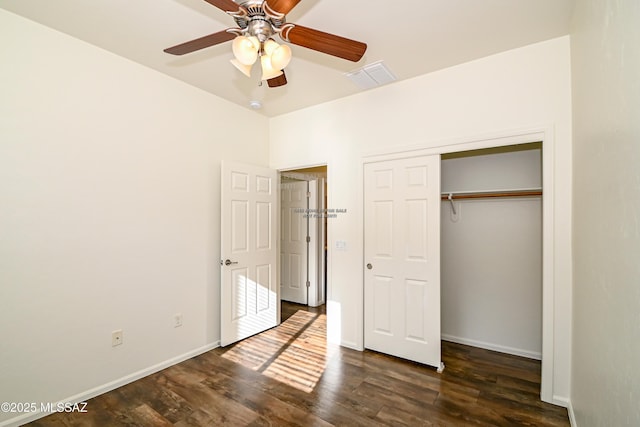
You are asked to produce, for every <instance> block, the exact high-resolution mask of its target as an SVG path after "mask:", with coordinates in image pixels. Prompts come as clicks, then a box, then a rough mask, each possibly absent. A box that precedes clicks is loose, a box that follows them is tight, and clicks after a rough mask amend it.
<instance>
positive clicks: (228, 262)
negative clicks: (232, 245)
mask: <svg viewBox="0 0 640 427" xmlns="http://www.w3.org/2000/svg"><path fill="white" fill-rule="evenodd" d="M237 263H238V262H237V261H231V260H230V259H228V260H226V261H225V262H224V265H231V264H237Z"/></svg>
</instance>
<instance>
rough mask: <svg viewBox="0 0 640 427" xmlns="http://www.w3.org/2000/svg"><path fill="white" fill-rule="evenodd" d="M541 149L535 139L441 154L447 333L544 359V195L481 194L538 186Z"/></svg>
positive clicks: (450, 336) (447, 336)
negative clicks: (490, 147) (460, 196)
mask: <svg viewBox="0 0 640 427" xmlns="http://www.w3.org/2000/svg"><path fill="white" fill-rule="evenodd" d="M541 154H542V153H541V144H540V143H532V144H524V145H519V146H510V147H502V148H495V149H489V150H477V151H471V152H464V153H453V154H448V155H443V156H442V164H441V169H442V172H441V174H442V184H441V189H442V194H443V196H444V198H445V199H448V194H449V193H451V194H452V195H453V201H449V200H443V201H442V203H441V284H442V295H441V298H442V339H444V340H446V341H453V342H459V343H463V344H468V345H473V346H477V347H482V348H488V349H492V350H497V351H502V352H505V353H511V354H517V355H521V356H525V357H530V358H535V359H540V358H541V353H542V198H541V197H540V196H528V197H506V196H505V197H475V196H476V195H479V194H477V193H484V192H497V193H501V192H510V191H516V190H534V191H537V190H540V189H541V187H542V178H541V176H542V160H541V159H542V156H541ZM460 193H467V194H472V195H474V198H469V199H463V198H461V199H456V198H455V195H456V194H460ZM452 203H453V206H452ZM454 210H455V213H454Z"/></svg>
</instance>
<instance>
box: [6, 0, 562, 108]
mask: <svg viewBox="0 0 640 427" xmlns="http://www.w3.org/2000/svg"><path fill="white" fill-rule="evenodd" d="M236 1H237V2H240V0H236ZM573 3H574V0H399V1H386V2H383V1H371V0H302V1H301V2H300V4H299V5H298V6H296V7H295V8H294V9H293V10H292V11H291V12H290V13H289V14H288V15H287V21H288V22H293V23H298V24H300V25H303V26H306V27H311V28H315V29H318V30H321V31H325V32H329V33H334V34H337V35H340V36H344V37H348V38H351V39H355V40H358V41H362V42H365V43H367V44H368V50H367V52H366V54H365V56H364V58H363V59H362V60H361V61H360V62H358V63H353V62H349V61H346V60H343V59H339V58H334V57H331V56H329V55H325V54H322V53H318V52H315V51H312V50H308V49H305V48H303V47H300V46H291V47H292V50H293V60H292V61H291V64H290V65H289V66H288V67H287V70H286V72H287V80H288V82H289V83H288V84H287V85H286V86H283V87H281V88H268V87H267V86H266V84H265V85H263V86H259V83H260V82H259V80H258V79H259V77H257V76H256V77H252V78H247V77H245V76H244V75H243V74H241V73H240V72H239V71H238V70H236V69H235V68H234V67H233V66H232V65H231V64H230V63H229V60H230V59H231V58H232V56H233V55H232V53H231V43H224V44H222V45H218V46H213V47H210V48H207V49H204V50H201V51H198V52H194V53H191V54H188V55H184V56H173V55H169V54H166V53H164V52H163V49H164V48H167V47H170V46H173V45H176V44H179V43H182V42H185V41H188V40H192V39H194V38H198V37H201V36H204V35H207V34H211V33H214V32H217V31H220V30H223V29H225V28H229V27H235V23H234V21H233V19H232V18H231V17H230V16H227V15H226V14H225V13H223V12H222V11H221V10H219V9H217V8H216V7H214V6H211V5H210V4H208V3H206V2H205V1H203V0H0V7H1V8H3V9H6V10H9V11H11V12H14V13H16V14H18V15H21V16H24V17H26V18H28V19H31V20H33V21H36V22H39V23H41V24H44V25H46V26H49V27H51V28H54V29H56V30H59V31H61V32H63V33H66V34H69V35H71V36H73V37H76V38H78V39H81V40H84V41H86V42H88V43H91V44H93V45H96V46H98V47H101V48H103V49H105V50H108V51H110V52H113V53H115V54H117V55H120V56H123V57H125V58H128V59H130V60H132V61H135V62H138V63H140V64H143V65H145V66H148V67H150V68H153V69H155V70H158V71H160V72H162V73H164V74H167V75H170V76H173V77H175V78H177V79H179V80H182V81H184V82H187V83H189V84H191V85H193V86H197V87H199V88H201V89H203V90H205V91H208V92H211V93H213V94H216V95H218V96H220V97H222V98H225V99H227V100H229V101H231V102H234V103H236V104H239V105H242V106H244V107H246V108H250V107H249V101H251V100H258V101H261V102H262V104H263V108H262V109H261V110H260V112H261V113H263V114H265V115H267V116H276V115H279V114H283V113H287V112H290V111H294V110H298V109H300V108H304V107H307V106H311V105H315V104H320V103H323V102H327V101H330V100H333V99H337V98H341V97H344V96H348V95H351V94H353V93H356V92H359V91H360V89H358V88H357V87H356V86H355V85H354V84H353V83H352V82H351V81H350V80H348V79H347V78H346V77H345V76H344V74H345V73H346V72H349V71H352V70H354V69H356V68H359V67H361V66H363V65H366V64H370V63H372V62H376V61H379V60H384V62H385V64H386V65H387V66H388V67H389V68H390V70H391V71H392V72H393V73H394V74H395V75H396V76H397V78H398V80H404V79H409V78H412V77H415V76H418V75H421V74H425V73H428V72H431V71H435V70H438V69H442V68H446V67H449V66H452V65H456V64H460V63H463V62H467V61H471V60H473V59H477V58H481V57H483V56H487V55H490V54H493V53H497V52H501V51H505V50H508V49H513V48H516V47H520V46H524V45H527V44H531V43H535V42H538V41H543V40H548V39H551V38H554V37H559V36H562V35H566V34H568V33H569V23H570V18H571V13H572V10H573ZM254 74H259V73H254ZM392 84H393V83H392Z"/></svg>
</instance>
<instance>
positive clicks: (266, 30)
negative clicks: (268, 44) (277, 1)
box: [231, 0, 286, 43]
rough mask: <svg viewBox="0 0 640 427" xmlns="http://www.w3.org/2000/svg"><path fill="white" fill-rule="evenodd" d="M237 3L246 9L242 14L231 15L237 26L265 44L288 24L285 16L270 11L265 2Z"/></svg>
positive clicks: (261, 0)
mask: <svg viewBox="0 0 640 427" xmlns="http://www.w3.org/2000/svg"><path fill="white" fill-rule="evenodd" d="M236 3H238V4H239V5H240V6H241V7H242V8H244V10H241V12H240V13H234V14H231V16H232V17H233V19H234V20H235V21H236V25H238V27H240V28H241V29H242V30H243V32H246V33H247V34H248V35H249V36H256V37H257V38H258V40H260V41H261V42H263V43H264V42H265V41H266V40H267V39H268V38H269V37H271V36H272V35H273V34H274V33H276V32H278V30H279V29H280V27H282V26H283V25H284V24H285V22H286V20H285V16H284V15H283V14H279V13H277V12H275V11H270V10H269V9H268V5H267V4H265V2H264V1H263V0H248V1H245V0H242V1H237V2H236ZM245 11H246V13H245Z"/></svg>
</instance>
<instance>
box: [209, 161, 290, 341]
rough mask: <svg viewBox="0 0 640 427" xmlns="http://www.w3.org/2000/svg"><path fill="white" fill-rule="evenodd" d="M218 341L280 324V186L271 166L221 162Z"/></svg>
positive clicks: (237, 339)
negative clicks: (269, 167) (278, 245)
mask: <svg viewBox="0 0 640 427" xmlns="http://www.w3.org/2000/svg"><path fill="white" fill-rule="evenodd" d="M221 185H222V191H221V248H220V254H221V258H222V260H221V264H222V265H221V286H220V288H221V294H220V305H221V307H220V313H221V322H220V324H221V333H220V342H221V345H222V346H226V345H229V344H232V343H234V342H236V341H239V340H241V339H243V338H246V337H248V336H251V335H254V334H257V333H259V332H262V331H264V330H266V329H269V328H272V327H274V326H276V325H277V324H278V319H279V316H278V310H279V308H278V307H279V294H278V286H277V255H278V253H277V251H278V249H277V240H276V239H277V237H278V231H277V230H278V223H277V221H278V211H277V206H278V191H277V188H278V185H277V173H276V171H274V170H271V169H267V168H263V167H258V166H253V165H245V164H240V163H230V162H223V164H222V180H221Z"/></svg>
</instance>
